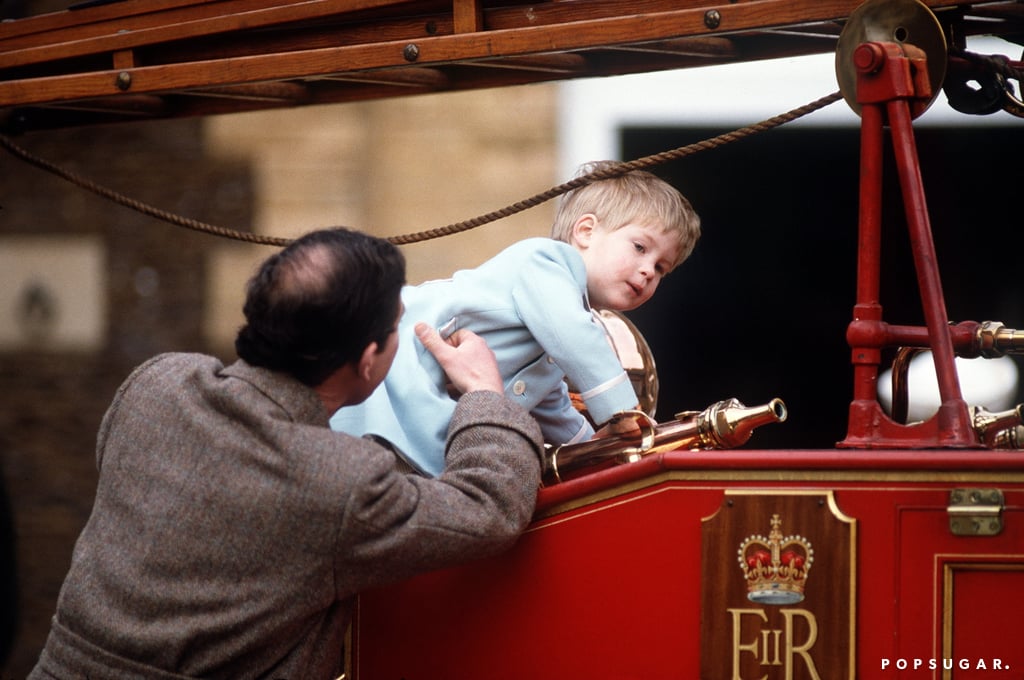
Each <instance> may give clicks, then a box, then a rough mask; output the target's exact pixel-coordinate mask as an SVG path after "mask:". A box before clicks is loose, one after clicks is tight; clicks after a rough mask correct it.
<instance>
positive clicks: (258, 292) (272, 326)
mask: <svg viewBox="0 0 1024 680" xmlns="http://www.w3.org/2000/svg"><path fill="white" fill-rule="evenodd" d="M404 283H405V258H404V257H403V256H402V254H401V253H400V252H399V250H398V248H396V247H395V246H394V245H392V244H391V243H389V242H388V241H385V240H383V239H379V238H376V237H373V236H369V235H367V234H363V233H360V232H357V231H351V230H349V229H325V230H321V231H314V232H311V233H309V234H306V235H304V236H302V237H300V238H298V239H296V240H295V241H293V242H292V243H291V244H289V245H288V246H287V247H286V248H285V249H284V250H282V251H280V252H279V253H276V254H275V255H272V256H271V257H270V258H268V259H267V260H266V261H265V262H264V263H263V264H262V265H261V266H260V269H259V271H257V272H256V275H255V276H253V278H252V279H251V280H250V281H249V286H248V290H247V295H246V300H245V307H244V308H243V311H244V313H245V320H246V323H245V325H244V326H243V327H242V328H241V330H239V331H238V337H237V338H236V339H235V350H236V351H237V352H238V356H239V357H241V358H242V359H244V360H245V361H247V362H249V363H250V364H252V365H254V366H262V367H264V368H269V369H271V370H275V371H283V372H285V373H288V374H290V375H292V376H294V377H295V378H296V379H298V380H299V381H300V382H302V383H303V384H305V385H308V386H310V387H315V386H317V385H319V384H321V383H322V382H323V381H324V380H326V379H327V377H328V376H329V375H330V374H331V373H333V372H334V371H336V370H337V369H338V368H340V367H342V366H344V365H345V364H347V363H349V362H352V361H358V360H359V358H360V357H361V356H362V353H363V350H364V349H366V347H367V345H369V344H370V343H371V342H376V343H378V345H379V346H380V347H383V346H384V342H385V341H386V340H387V337H388V335H389V334H390V333H391V331H392V330H393V328H394V324H395V319H396V318H397V316H398V311H399V304H400V301H399V300H400V293H401V289H402V286H403V285H404Z"/></svg>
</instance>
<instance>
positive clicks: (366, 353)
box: [356, 342, 378, 380]
mask: <svg viewBox="0 0 1024 680" xmlns="http://www.w3.org/2000/svg"><path fill="white" fill-rule="evenodd" d="M377 358H378V352H377V343H376V342H371V343H370V344H369V345H367V346H366V349H364V350H363V354H362V356H360V357H359V365H358V366H356V372H357V374H358V375H359V377H360V378H362V379H363V380H369V379H370V378H371V376H372V375H373V366H374V364H375V362H376V360H377Z"/></svg>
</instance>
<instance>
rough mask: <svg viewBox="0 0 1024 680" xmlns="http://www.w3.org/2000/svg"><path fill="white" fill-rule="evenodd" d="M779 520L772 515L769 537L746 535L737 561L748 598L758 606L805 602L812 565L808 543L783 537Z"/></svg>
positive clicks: (803, 540)
mask: <svg viewBox="0 0 1024 680" xmlns="http://www.w3.org/2000/svg"><path fill="white" fill-rule="evenodd" d="M781 526H782V520H781V519H780V518H779V516H778V515H777V514H776V515H772V530H771V532H770V533H769V534H768V538H765V537H764V536H761V535H759V534H758V535H755V536H748V537H747V538H745V539H743V542H742V543H740V549H739V553H738V558H737V559H738V560H739V563H740V569H742V570H743V576H744V580H746V582H747V599H749V600H750V601H752V602H758V603H761V604H795V603H797V602H800V601H801V600H803V599H804V585H805V584H806V583H807V572H808V571H810V569H811V563H812V562H814V550H813V549H812V548H811V543H810V541H808V540H807V539H806V538H803V537H801V536H783V535H782V530H781V529H780V527H781Z"/></svg>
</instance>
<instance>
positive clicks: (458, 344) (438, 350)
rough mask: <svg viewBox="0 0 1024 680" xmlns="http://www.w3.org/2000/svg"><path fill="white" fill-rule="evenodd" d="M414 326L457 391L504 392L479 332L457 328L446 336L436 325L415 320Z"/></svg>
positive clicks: (493, 359) (499, 377) (421, 340)
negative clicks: (442, 335)
mask: <svg viewBox="0 0 1024 680" xmlns="http://www.w3.org/2000/svg"><path fill="white" fill-rule="evenodd" d="M414 330H415V331H416V337H417V338H419V341H420V342H422V343H423V346H424V347H426V348H427V351H428V352H430V353H431V354H432V355H434V358H435V359H437V363H439V364H441V368H442V369H444V372H445V373H446V374H447V375H448V379H449V380H450V381H451V382H452V384H453V385H454V386H455V389H457V390H458V391H459V392H462V393H463V394H465V393H467V392H475V391H477V390H490V391H491V392H497V393H499V394H501V393H503V392H504V385H503V383H502V381H501V374H500V373H499V372H498V362H497V360H496V359H495V358H494V352H492V351H491V348H490V347H488V346H487V343H486V342H484V339H483V338H481V337H480V336H479V335H477V334H476V333H473V332H471V331H467V330H457V331H455V332H454V333H452V334H451V335H450V336H448V339H447V340H445V339H443V338H442V337H441V336H440V334H438V332H437V331H436V330H435V329H433V328H431V327H430V326H428V325H427V324H425V323H423V322H420V323H418V324H416V326H415V329H414Z"/></svg>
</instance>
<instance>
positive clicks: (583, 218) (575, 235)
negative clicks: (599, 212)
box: [572, 213, 597, 248]
mask: <svg viewBox="0 0 1024 680" xmlns="http://www.w3.org/2000/svg"><path fill="white" fill-rule="evenodd" d="M596 229H597V216H596V215H593V214H591V213H587V214H585V215H580V217H579V218H578V219H577V220H576V222H575V223H573V225H572V241H573V244H574V245H577V246H579V247H580V248H587V247H588V246H590V237H591V236H593V235H594V230H596Z"/></svg>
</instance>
